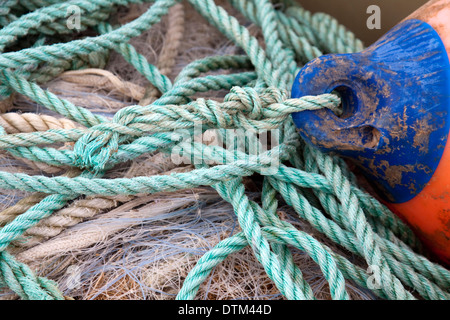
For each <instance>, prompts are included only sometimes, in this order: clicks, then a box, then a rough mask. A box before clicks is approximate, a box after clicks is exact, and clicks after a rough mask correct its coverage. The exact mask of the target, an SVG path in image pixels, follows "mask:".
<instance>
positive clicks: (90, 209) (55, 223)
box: [18, 196, 134, 248]
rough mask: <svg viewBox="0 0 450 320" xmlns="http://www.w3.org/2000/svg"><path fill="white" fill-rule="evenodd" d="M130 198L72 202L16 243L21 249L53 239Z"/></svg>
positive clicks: (130, 198) (121, 197)
mask: <svg viewBox="0 0 450 320" xmlns="http://www.w3.org/2000/svg"><path fill="white" fill-rule="evenodd" d="M133 198H134V197H131V196H118V197H114V198H109V197H103V198H92V197H90V198H87V199H80V200H76V201H74V202H72V203H71V204H70V205H69V206H68V207H67V208H63V209H61V210H58V211H56V212H55V213H53V214H52V215H51V216H50V217H48V218H46V219H44V220H42V221H40V222H39V223H38V224H37V225H36V226H34V227H32V228H30V229H28V230H27V232H25V233H24V236H25V237H26V238H27V241H26V242H22V243H18V245H19V246H20V247H22V248H31V247H33V246H35V245H37V244H40V243H42V242H44V241H46V240H47V239H49V238H52V237H55V236H57V235H59V234H60V233H61V232H63V231H64V230H65V229H67V228H69V227H72V226H74V225H76V224H78V223H80V222H82V221H84V220H85V219H87V218H92V217H94V216H96V215H98V214H100V213H103V212H105V211H107V210H111V209H113V208H116V207H117V206H118V205H119V204H121V203H124V202H127V201H130V200H132V199H133Z"/></svg>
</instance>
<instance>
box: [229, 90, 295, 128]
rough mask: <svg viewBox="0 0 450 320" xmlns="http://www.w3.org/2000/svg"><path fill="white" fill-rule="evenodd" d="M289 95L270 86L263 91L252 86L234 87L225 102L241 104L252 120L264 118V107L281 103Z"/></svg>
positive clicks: (244, 112) (245, 114)
mask: <svg viewBox="0 0 450 320" xmlns="http://www.w3.org/2000/svg"><path fill="white" fill-rule="evenodd" d="M286 97H287V92H286V91H282V90H280V89H277V88H274V87H270V88H267V89H265V90H264V91H263V92H262V93H261V92H258V91H257V90H255V89H254V88H250V87H233V88H232V89H231V90H230V93H229V94H228V95H227V96H226V97H225V100H224V101H225V102H235V103H238V104H240V105H241V107H242V110H240V111H241V112H240V113H242V114H243V115H244V116H245V117H246V118H248V119H251V120H262V119H264V117H265V115H264V108H266V107H268V106H269V105H271V104H273V103H280V102H282V101H283V100H285V99H286Z"/></svg>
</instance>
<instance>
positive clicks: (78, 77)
mask: <svg viewBox="0 0 450 320" xmlns="http://www.w3.org/2000/svg"><path fill="white" fill-rule="evenodd" d="M59 78H60V79H61V80H64V81H67V82H71V83H76V84H81V85H83V86H87V87H93V88H96V89H99V88H102V89H105V90H117V91H118V92H120V93H122V94H123V95H126V96H128V97H131V98H133V99H134V100H137V101H139V100H141V99H142V97H143V96H144V91H145V89H144V88H143V87H141V86H139V85H137V84H134V83H132V82H128V81H124V80H122V79H120V78H119V77H118V76H116V75H114V74H113V73H111V72H110V71H107V70H102V69H96V68H90V69H83V70H72V71H66V72H64V73H62V74H61V75H60V76H59Z"/></svg>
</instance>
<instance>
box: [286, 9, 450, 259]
mask: <svg viewBox="0 0 450 320" xmlns="http://www.w3.org/2000/svg"><path fill="white" fill-rule="evenodd" d="M449 59H450V0H433V1H430V2H428V3H427V4H426V5H424V6H423V7H422V8H420V9H419V10H417V11H416V12H415V13H413V14H412V15H411V16H409V17H408V18H406V19H405V20H403V21H402V22H401V23H400V24H398V25H397V26H396V27H395V28H393V29H392V30H390V31H389V32H388V33H387V34H386V35H385V36H383V37H382V38H381V39H380V40H379V41H377V42H376V43H375V44H373V45H372V46H370V47H369V48H367V49H366V50H364V51H363V52H360V53H354V54H333V55H325V56H322V57H319V58H317V59H315V60H313V61H311V62H310V63H308V64H307V65H306V66H305V67H304V68H303V69H302V70H301V71H300V72H299V74H298V75H297V78H296V80H295V83H294V85H293V88H292V97H294V98H296V97H301V96H305V95H315V94H322V93H331V92H337V93H339V94H340V96H341V98H342V103H343V115H341V116H337V115H335V114H334V113H333V112H331V111H330V110H318V111H306V112H301V113H297V114H293V119H294V122H295V123H296V125H297V127H298V128H299V132H300V134H301V135H302V137H303V138H304V139H305V140H306V141H307V142H309V143H310V144H312V145H314V146H316V147H318V148H319V149H321V150H322V151H324V152H333V153H337V154H339V155H341V156H343V157H346V158H349V159H351V160H352V161H354V162H355V163H356V164H357V165H358V166H359V167H360V168H361V169H362V170H363V171H364V173H365V174H366V176H367V177H368V179H369V180H370V181H371V182H373V184H374V186H375V189H376V190H377V191H378V193H379V194H380V195H381V196H382V197H383V199H385V201H386V203H387V205H388V206H389V207H390V208H391V209H392V210H393V211H394V212H395V213H396V214H398V215H399V216H400V217H401V218H402V219H403V220H404V221H406V222H407V223H408V224H409V225H410V226H411V227H412V229H413V230H414V231H415V232H416V234H417V235H418V236H419V237H420V238H421V240H422V241H423V242H424V244H425V245H426V247H427V248H428V249H429V250H430V252H432V253H433V254H434V255H435V256H437V257H438V258H439V259H440V260H441V261H442V262H443V263H445V264H448V265H450V142H449V140H448V135H449V131H450V112H449V111H450V62H449Z"/></svg>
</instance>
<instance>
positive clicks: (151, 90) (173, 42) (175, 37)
mask: <svg viewBox="0 0 450 320" xmlns="http://www.w3.org/2000/svg"><path fill="white" fill-rule="evenodd" d="M168 19H169V26H168V27H167V32H166V37H165V38H164V43H163V47H162V49H161V53H160V54H159V57H158V68H159V70H160V71H161V73H162V74H164V75H168V74H170V73H171V72H172V68H173V66H174V65H175V58H176V57H177V55H178V49H179V47H180V43H181V40H182V38H183V33H184V20H185V19H184V8H183V4H182V3H178V4H176V5H174V6H173V7H172V8H170V10H169V15H168ZM159 94H160V92H159V91H158V89H156V88H155V87H154V86H153V85H150V86H148V87H147V89H146V90H145V93H144V96H143V98H142V99H141V100H140V102H139V104H140V105H141V106H146V105H149V104H151V103H152V102H153V101H154V100H156V99H157V98H158V96H159Z"/></svg>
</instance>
